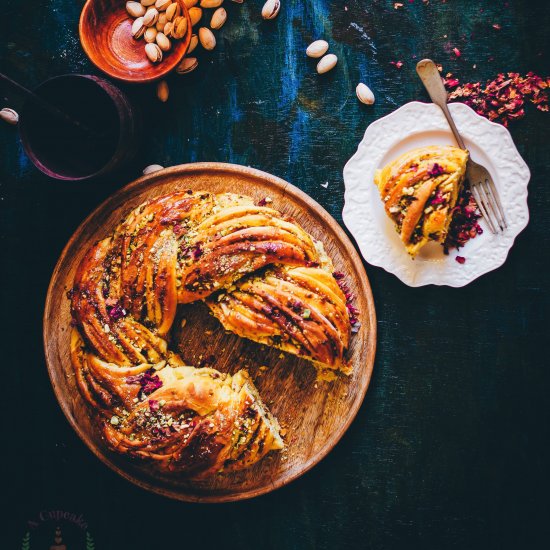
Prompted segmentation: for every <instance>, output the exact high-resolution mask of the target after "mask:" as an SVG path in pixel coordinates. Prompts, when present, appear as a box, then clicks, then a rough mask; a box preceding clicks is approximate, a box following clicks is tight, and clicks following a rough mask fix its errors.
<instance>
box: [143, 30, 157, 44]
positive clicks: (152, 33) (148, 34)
mask: <svg viewBox="0 0 550 550" xmlns="http://www.w3.org/2000/svg"><path fill="white" fill-rule="evenodd" d="M157 34H158V31H157V29H156V28H155V27H149V28H148V29H147V30H146V31H145V34H144V35H143V37H144V38H145V42H147V43H150V42H154V41H155V39H156V37H157Z"/></svg>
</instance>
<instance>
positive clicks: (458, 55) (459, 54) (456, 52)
mask: <svg viewBox="0 0 550 550" xmlns="http://www.w3.org/2000/svg"><path fill="white" fill-rule="evenodd" d="M453 53H454V54H455V55H456V56H457V57H460V56H461V55H462V54H461V53H460V50H459V49H458V48H453Z"/></svg>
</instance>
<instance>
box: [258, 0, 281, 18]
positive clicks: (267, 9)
mask: <svg viewBox="0 0 550 550" xmlns="http://www.w3.org/2000/svg"><path fill="white" fill-rule="evenodd" d="M280 9H281V1H280V0H267V2H266V3H265V4H264V7H263V8H262V17H263V18H264V19H275V17H277V15H278V14H279V10H280Z"/></svg>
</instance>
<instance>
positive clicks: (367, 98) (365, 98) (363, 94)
mask: <svg viewBox="0 0 550 550" xmlns="http://www.w3.org/2000/svg"><path fill="white" fill-rule="evenodd" d="M355 93H356V94H357V98H358V99H359V101H360V102H361V103H364V104H365V105H372V104H373V103H374V94H373V93H372V90H371V89H370V88H369V87H368V86H367V85H366V84H363V83H362V82H359V84H357V88H355Z"/></svg>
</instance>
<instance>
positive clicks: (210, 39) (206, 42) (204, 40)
mask: <svg viewBox="0 0 550 550" xmlns="http://www.w3.org/2000/svg"><path fill="white" fill-rule="evenodd" d="M199 41H200V43H201V46H202V47H203V48H204V49H205V50H213V49H214V48H215V47H216V37H215V36H214V33H213V32H212V31H211V30H210V29H209V28H208V27H201V28H200V29H199Z"/></svg>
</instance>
